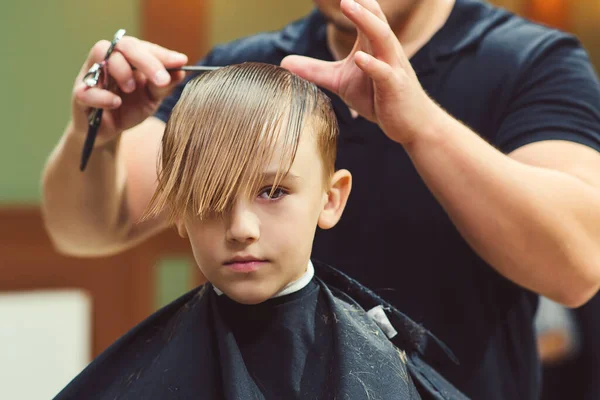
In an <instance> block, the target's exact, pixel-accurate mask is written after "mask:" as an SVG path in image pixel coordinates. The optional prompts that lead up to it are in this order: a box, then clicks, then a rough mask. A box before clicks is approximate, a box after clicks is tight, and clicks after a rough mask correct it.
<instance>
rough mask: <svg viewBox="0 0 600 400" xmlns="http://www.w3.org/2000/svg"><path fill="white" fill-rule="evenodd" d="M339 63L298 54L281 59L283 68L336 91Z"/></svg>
mask: <svg viewBox="0 0 600 400" xmlns="http://www.w3.org/2000/svg"><path fill="white" fill-rule="evenodd" d="M339 65H340V63H339V62H328V61H322V60H317V59H315V58H310V57H304V56H297V55H292V56H287V57H285V58H284V59H283V60H282V61H281V66H282V67H283V68H285V69H287V70H289V71H291V72H293V73H295V74H296V75H298V76H300V77H302V78H304V79H306V80H309V81H311V82H313V83H314V84H315V85H317V86H321V87H322V88H325V89H327V90H331V91H332V92H334V93H337V91H338V82H337V81H336V78H335V76H336V75H335V74H336V70H337V69H338V68H339Z"/></svg>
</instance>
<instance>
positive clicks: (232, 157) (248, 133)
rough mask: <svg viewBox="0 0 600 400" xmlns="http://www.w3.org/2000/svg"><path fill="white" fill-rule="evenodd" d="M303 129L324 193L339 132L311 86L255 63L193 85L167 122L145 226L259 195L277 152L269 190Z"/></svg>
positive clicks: (326, 101) (281, 174) (233, 67)
mask: <svg viewBox="0 0 600 400" xmlns="http://www.w3.org/2000/svg"><path fill="white" fill-rule="evenodd" d="M307 122H308V124H307ZM307 126H309V127H310V128H312V134H313V135H315V139H316V140H315V142H316V144H317V149H318V151H319V153H320V155H321V160H322V167H323V177H324V180H323V181H324V185H327V184H328V182H329V180H330V177H331V176H332V174H333V173H334V171H335V157H336V144H337V143H336V142H337V135H338V126H337V120H336V118H335V114H334V112H333V109H332V107H331V103H330V100H329V98H328V97H327V96H326V95H325V94H324V93H323V92H321V91H320V90H319V89H318V88H317V87H316V86H315V85H314V84H312V83H310V82H308V81H306V80H304V79H301V78H300V77H298V76H297V75H294V74H292V73H291V72H289V71H287V70H285V69H283V68H280V67H277V66H273V65H269V64H262V63H244V64H237V65H231V66H227V67H223V68H219V69H217V70H215V71H211V72H207V73H205V74H202V75H200V76H198V77H197V78H194V79H193V80H191V81H190V82H189V83H188V84H187V85H186V87H185V88H184V90H183V93H182V94H181V98H180V99H179V101H178V103H177V104H176V105H175V107H174V108H173V112H172V114H171V117H170V118H169V121H168V122H167V126H166V129H165V132H164V136H163V139H162V149H161V153H160V155H159V161H158V164H157V169H158V187H157V190H156V192H155V194H154V196H153V197H152V199H151V201H150V203H149V205H148V208H147V211H146V213H145V218H147V217H150V216H154V215H158V214H159V213H162V212H165V213H166V214H167V216H168V218H169V221H170V222H174V221H175V220H177V219H178V218H181V217H185V216H189V215H194V216H199V217H200V218H202V217H204V216H206V215H209V214H215V213H217V214H220V213H222V212H224V211H225V210H226V209H228V208H229V207H230V206H231V205H232V204H233V202H234V201H235V200H236V199H237V198H239V196H249V195H250V194H251V193H255V192H256V191H258V190H259V187H258V186H259V185H260V184H261V177H262V173H263V172H264V168H265V167H266V166H267V165H268V164H269V163H270V162H271V158H272V157H273V155H274V152H275V149H276V148H282V149H283V152H282V156H281V158H280V160H279V169H278V172H277V175H276V177H275V180H274V185H273V190H275V188H276V187H277V185H278V184H279V183H280V182H281V180H282V179H283V178H284V177H285V175H286V174H287V173H288V171H289V168H290V167H291V165H292V163H293V161H294V158H295V155H296V150H297V148H298V142H299V140H300V135H301V134H302V133H303V132H304V131H305V130H306V129H305V128H306V127H307Z"/></svg>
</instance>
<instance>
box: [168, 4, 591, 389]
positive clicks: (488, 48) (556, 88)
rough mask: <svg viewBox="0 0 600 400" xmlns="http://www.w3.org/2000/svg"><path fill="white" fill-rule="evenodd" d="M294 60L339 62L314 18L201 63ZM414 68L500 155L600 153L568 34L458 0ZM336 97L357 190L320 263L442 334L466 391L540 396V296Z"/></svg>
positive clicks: (324, 244) (320, 245)
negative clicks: (503, 269)
mask: <svg viewBox="0 0 600 400" xmlns="http://www.w3.org/2000/svg"><path fill="white" fill-rule="evenodd" d="M288 54H301V55H307V56H311V57H315V58H320V59H323V60H332V59H333V58H332V55H331V53H330V51H329V50H328V48H327V45H326V40H325V21H324V19H323V17H322V16H321V15H320V14H319V13H318V12H316V11H315V12H313V13H311V14H310V15H309V16H308V17H306V18H305V19H302V20H299V21H296V22H294V23H292V24H290V25H288V26H287V27H285V28H284V29H283V30H281V31H278V32H271V33H263V34H259V35H255V36H252V37H248V38H245V39H241V40H238V41H235V42H232V43H228V44H225V45H221V46H217V47H216V48H214V49H213V50H212V51H211V52H210V54H209V55H208V56H207V57H206V58H205V59H204V60H203V61H201V63H202V64H207V65H227V64H234V63H241V62H244V61H258V62H267V63H272V64H279V63H280V61H281V60H282V58H283V57H285V56H286V55H288ZM411 63H412V65H413V68H414V69H415V71H416V72H417V74H418V77H419V80H420V82H421V84H422V86H423V87H424V89H425V90H426V91H427V93H428V94H429V95H430V96H431V97H432V98H433V99H434V100H435V101H436V102H437V103H438V104H440V105H441V106H442V107H443V108H444V109H446V110H447V111H448V112H449V113H450V114H451V115H453V116H454V117H455V118H457V119H459V120H461V121H462V122H464V123H465V124H466V125H468V126H469V127H470V128H471V129H473V131H475V132H477V133H478V134H479V135H481V136H482V137H483V138H484V139H485V140H486V141H488V142H489V143H491V144H492V145H493V146H495V147H497V148H498V149H499V150H501V151H502V152H504V153H509V152H510V151H512V150H514V149H516V148H518V147H520V146H523V145H525V144H528V143H531V142H536V141H541V140H553V139H560V140H568V141H573V142H577V143H582V144H584V145H587V146H590V147H592V148H595V149H597V150H600V90H599V87H598V81H597V78H596V76H595V73H594V71H593V68H592V66H591V65H590V62H589V60H588V57H587V54H586V53H585V51H584V50H583V49H582V47H581V45H580V44H579V42H578V41H577V40H576V38H574V37H573V36H571V35H567V34H565V33H562V32H559V31H556V30H552V29H549V28H546V27H542V26H540V25H536V24H533V23H530V22H528V21H526V20H523V19H521V18H519V17H517V16H514V15H512V14H510V13H508V12H506V11H504V10H502V9H498V8H495V7H492V6H490V5H489V4H487V3H485V2H480V1H476V0H456V5H455V7H454V10H453V11H452V13H451V15H450V17H449V19H448V21H447V22H446V24H445V25H444V26H443V27H442V29H441V30H440V31H439V32H438V33H437V34H436V35H434V37H433V38H432V39H431V41H430V42H429V43H428V44H427V45H426V46H424V47H423V48H422V49H421V50H420V51H419V52H418V53H417V54H416V55H415V56H414V57H412V59H411ZM180 93H181V88H179V89H178V90H176V91H175V93H174V94H173V95H172V96H171V97H169V98H168V99H166V100H165V102H164V103H163V104H162V106H161V107H160V109H159V111H158V113H157V117H158V118H160V119H162V120H163V121H166V120H167V119H168V117H169V114H170V111H171V109H172V107H173V105H174V104H175V103H176V101H177V99H178V98H179V95H180ZM328 94H329V95H330V96H331V98H332V103H333V107H334V110H335V112H336V114H337V117H338V120H339V123H340V138H339V141H338V159H337V167H338V168H346V169H348V170H350V172H351V173H352V175H353V191H352V194H351V196H350V199H349V201H348V204H347V207H346V210H345V212H344V216H343V217H342V219H341V221H340V223H339V224H338V225H337V226H336V227H335V228H334V229H331V230H328V231H318V232H317V236H316V239H315V242H314V247H313V253H312V257H313V258H315V259H317V260H321V261H324V262H326V263H329V264H331V265H333V266H335V267H337V268H339V269H341V270H342V271H344V272H346V273H348V274H349V275H350V276H352V277H354V278H356V279H357V280H358V281H360V282H361V283H363V284H364V285H365V286H367V287H370V288H372V289H374V291H375V292H377V293H378V294H380V295H381V296H382V297H383V298H385V299H386V300H388V301H389V302H390V303H392V304H393V305H395V306H396V307H398V308H399V309H400V310H402V311H403V312H405V313H406V314H408V315H409V316H410V317H411V318H413V319H415V320H416V321H418V322H420V323H422V324H423V325H424V326H425V327H426V328H428V329H430V330H431V331H432V332H433V333H434V334H435V335H437V336H438V337H439V338H440V339H441V340H442V341H443V342H445V343H446V344H447V345H448V346H449V347H450V348H451V349H452V351H453V352H454V353H455V355H456V356H457V358H458V359H459V361H460V366H459V367H456V366H454V365H449V364H442V365H438V366H436V367H437V368H438V370H439V371H441V372H442V374H443V375H444V376H446V377H447V378H448V379H449V380H450V381H451V382H453V383H454V384H455V385H456V386H457V387H458V388H459V389H461V390H462V391H463V392H465V393H466V394H467V395H469V396H470V397H472V398H476V399H486V400H494V399H533V398H537V396H538V392H539V382H538V381H539V365H538V364H539V363H538V360H537V355H536V346H535V340H534V330H533V322H532V320H533V315H534V313H535V309H536V307H537V295H535V294H534V293H531V292H529V291H527V290H525V289H523V288H521V287H519V286H517V285H515V284H514V283H512V282H510V281H508V280H507V279H505V278H504V277H502V276H501V275H499V274H498V273H497V272H496V271H495V270H494V269H492V268H491V267H490V266H489V265H487V264H486V263H485V262H484V261H483V260H482V259H481V258H480V257H479V256H478V255H477V254H475V252H474V251H473V250H472V249H471V248H470V247H469V246H468V244H467V243H466V241H465V240H464V239H463V238H462V237H461V235H460V234H459V233H458V231H457V230H456V228H455V227H454V225H453V224H452V222H451V221H450V219H449V218H448V216H447V214H446V213H445V212H444V210H443V209H442V207H441V206H440V205H439V203H438V202H437V201H436V200H435V198H434V197H433V195H432V194H431V192H430V191H429V189H428V188H427V187H426V186H425V184H424V182H423V181H422V179H421V178H420V176H419V175H418V173H417V172H416V170H415V168H414V166H413V165H412V163H411V160H410V159H409V157H408V156H407V154H406V152H405V151H404V149H403V148H402V146H401V145H399V144H397V143H395V142H392V141H391V140H389V139H388V138H387V137H386V136H385V134H384V133H383V132H382V131H381V130H380V129H379V127H378V126H377V125H375V124H372V123H370V122H369V121H367V120H365V119H363V118H358V119H353V118H352V116H351V114H350V112H349V110H348V108H347V107H346V106H345V105H344V104H343V102H342V101H341V100H340V99H339V98H338V97H336V96H334V95H332V94H331V93H328ZM365 266H368V267H365Z"/></svg>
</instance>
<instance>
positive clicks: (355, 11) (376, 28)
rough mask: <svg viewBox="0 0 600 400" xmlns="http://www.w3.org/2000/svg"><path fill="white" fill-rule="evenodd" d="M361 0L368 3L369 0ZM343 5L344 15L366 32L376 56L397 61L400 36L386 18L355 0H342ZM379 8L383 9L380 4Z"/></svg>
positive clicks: (389, 60) (362, 31) (358, 28)
mask: <svg viewBox="0 0 600 400" xmlns="http://www.w3.org/2000/svg"><path fill="white" fill-rule="evenodd" d="M359 1H361V2H365V3H368V0H359ZM341 7H342V11H343V13H344V15H346V17H348V19H350V20H351V21H352V22H353V23H354V25H355V26H356V29H357V30H358V31H359V32H360V33H363V34H364V37H366V39H367V40H368V42H369V44H370V48H371V50H372V53H373V55H374V56H375V57H378V58H382V59H383V60H385V61H386V62H389V63H393V62H397V59H398V50H399V43H398V38H397V37H396V35H394V32H393V31H392V29H391V28H390V26H389V25H388V23H387V22H386V21H385V20H382V19H381V18H379V17H378V16H377V15H375V14H374V13H373V11H371V10H369V9H367V8H366V7H364V6H363V5H362V4H360V3H359V2H357V1H355V0H342V3H341ZM377 8H378V9H379V10H381V9H380V8H379V5H377Z"/></svg>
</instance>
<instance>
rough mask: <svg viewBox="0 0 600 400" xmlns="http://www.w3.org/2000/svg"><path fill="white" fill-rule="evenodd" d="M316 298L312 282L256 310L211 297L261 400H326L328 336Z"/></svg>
mask: <svg viewBox="0 0 600 400" xmlns="http://www.w3.org/2000/svg"><path fill="white" fill-rule="evenodd" d="M319 293H320V292H319V286H318V285H317V283H316V282H315V281H314V280H312V281H310V282H309V284H308V285H307V286H305V287H304V288H302V289H300V290H299V291H297V292H295V293H291V294H288V295H285V296H282V297H276V298H273V299H270V300H267V301H265V302H264V303H261V304H256V305H245V304H240V303H236V302H235V301H233V300H231V299H229V298H228V297H227V296H225V295H222V296H216V294H213V295H214V296H215V297H217V306H218V307H219V311H220V313H221V316H222V318H223V320H224V321H225V323H226V324H227V325H228V326H229V328H230V329H231V331H232V332H233V336H234V337H235V340H236V342H237V345H238V347H239V349H240V352H241V354H242V357H243V359H244V363H245V366H246V368H247V370H248V373H249V375H250V376H251V377H252V378H253V379H254V382H255V383H256V385H257V386H258V387H259V389H260V390H261V392H262V394H263V395H264V397H265V399H266V400H270V399H273V400H279V399H290V400H292V399H324V398H326V393H328V387H327V377H328V372H329V369H330V360H331V354H332V348H333V343H332V339H333V331H332V326H331V324H327V323H326V322H327V321H326V318H324V316H326V315H328V313H329V312H328V309H327V305H326V304H325V302H324V301H323V299H320V297H321V296H319Z"/></svg>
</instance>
